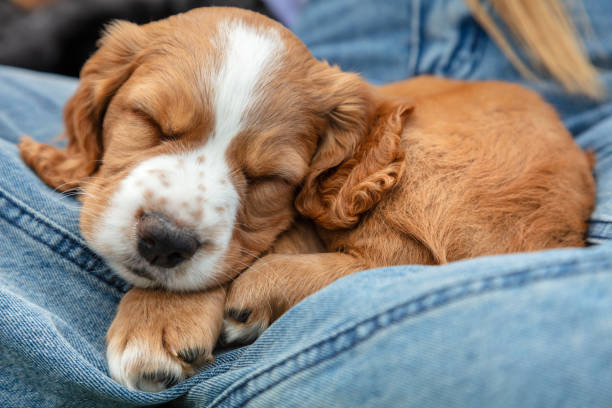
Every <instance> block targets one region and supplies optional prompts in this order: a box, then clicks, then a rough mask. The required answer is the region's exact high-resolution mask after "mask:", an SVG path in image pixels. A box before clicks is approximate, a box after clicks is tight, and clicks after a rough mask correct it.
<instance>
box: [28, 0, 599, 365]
mask: <svg viewBox="0 0 612 408" xmlns="http://www.w3.org/2000/svg"><path fill="white" fill-rule="evenodd" d="M228 14H229V15H236V16H240V18H243V19H244V20H246V21H247V22H249V23H250V24H255V25H263V26H275V27H276V28H278V29H279V30H281V33H282V38H283V41H284V42H285V45H286V47H287V49H288V52H287V55H286V57H285V58H287V60H286V61H285V64H283V68H282V69H281V72H280V73H279V75H278V76H277V77H274V78H272V79H271V80H270V83H269V84H267V85H268V87H269V89H274V93H267V94H265V95H263V96H262V97H261V98H262V99H261V100H260V101H258V107H259V111H257V112H256V113H255V114H254V118H255V119H254V120H253V121H252V123H251V125H250V126H249V127H248V128H247V129H245V130H244V131H243V132H242V133H241V134H239V135H238V136H237V137H236V138H235V139H234V141H233V142H232V144H231V145H230V147H229V149H228V152H227V161H228V163H229V165H230V167H231V168H232V169H233V170H234V173H233V175H234V176H233V177H234V179H233V180H232V182H233V183H234V186H235V187H236V190H237V191H238V193H239V195H240V197H241V207H240V209H239V212H238V217H237V222H236V225H235V228H234V236H233V238H232V241H231V242H230V245H229V248H228V249H227V252H226V256H225V259H224V260H223V265H222V266H221V267H222V268H223V271H224V273H225V277H226V280H225V282H224V283H229V282H231V280H232V279H235V280H233V282H232V283H231V285H229V291H228V296H227V299H226V303H225V310H226V314H227V316H226V319H227V321H228V322H230V323H233V324H234V325H236V326H237V327H244V328H245V329H248V328H249V327H256V326H259V327H267V325H268V324H270V322H271V321H273V320H274V319H276V318H278V317H279V316H280V315H282V313H284V312H285V311H286V310H287V309H288V308H290V307H291V306H293V305H294V304H295V303H297V302H299V301H300V300H301V299H303V298H304V297H306V296H308V295H310V294H311V293H313V292H315V291H316V290H319V289H321V288H322V287H324V286H325V285H328V284H329V283H331V282H333V281H334V280H336V279H338V278H340V277H342V276H344V275H347V274H349V273H353V272H356V271H359V270H363V269H366V268H372V267H377V266H386V265H399V264H443V263H446V262H452V261H455V260H459V259H464V258H471V257H476V256H483V255H492V254H502V253H508V252H517V251H533V250H540V249H546V248H557V247H567V246H583V245H584V234H585V231H586V226H587V224H586V222H587V219H588V217H589V215H590V212H591V209H592V207H593V202H594V181H593V177H592V175H591V167H590V159H589V158H588V157H587V155H586V154H585V153H584V152H582V151H581V150H580V149H579V148H578V146H577V145H576V144H575V143H574V141H573V140H572V138H571V135H570V134H569V133H568V132H567V130H565V129H564V128H563V125H562V124H561V122H560V121H559V118H558V117H557V115H556V114H555V112H554V111H553V109H552V108H551V107H550V106H548V105H547V104H546V103H545V102H543V101H542V100H541V99H540V98H539V97H538V96H537V95H536V94H534V93H533V92H531V91H528V90H526V89H523V88H521V87H518V86H515V85H509V84H503V83H499V82H481V83H466V82H461V81H451V80H445V79H440V78H433V77H421V78H415V79H412V80H409V81H404V82H400V83H396V84H391V85H388V86H384V87H380V88H374V87H372V86H370V85H368V84H367V83H365V82H364V81H362V80H361V79H360V78H359V77H358V76H357V75H355V74H347V73H343V72H341V71H339V70H338V69H337V68H334V67H329V66H328V65H327V64H326V63H321V62H318V61H316V60H314V59H313V58H312V57H311V56H310V54H309V53H308V51H307V50H306V48H305V47H304V46H303V45H302V44H301V43H300V42H299V41H298V40H297V39H296V38H295V37H294V36H292V35H291V34H290V33H289V32H288V31H286V30H284V29H282V28H280V26H278V25H277V24H276V23H273V22H271V21H269V20H267V19H264V18H263V17H261V16H257V15H255V14H252V13H247V12H244V11H237V10H229V11H225V10H221V9H209V10H208V11H202V10H199V11H198V10H196V11H194V12H191V13H188V14H185V15H182V16H177V17H173V18H171V19H168V20H164V21H162V22H158V23H152V24H150V25H147V26H144V27H137V26H134V25H131V24H127V23H120V24H116V25H115V26H113V28H111V29H110V30H109V34H108V35H107V37H106V39H105V40H103V42H102V47H101V49H100V50H99V51H98V52H97V53H96V54H95V55H94V56H93V57H92V59H90V61H89V62H88V63H87V64H86V66H85V67H84V69H83V73H82V75H81V85H80V86H79V89H78V90H77V93H76V94H75V96H74V97H73V98H72V99H71V101H70V102H69V103H68V105H67V108H66V114H65V120H66V135H67V136H68V139H69V144H68V148H67V149H66V150H61V149H57V148H54V147H50V146H46V145H42V144H40V143H37V142H34V141H32V140H31V139H25V140H24V141H23V142H22V144H21V154H22V156H23V158H24V160H25V161H26V162H27V163H28V164H29V165H30V166H31V167H32V168H33V169H34V170H36V171H37V172H38V173H39V175H40V176H41V177H42V178H43V180H45V181H46V182H47V183H48V184H49V185H51V186H52V187H54V188H58V189H60V190H67V189H70V188H75V187H77V186H79V185H81V187H83V188H84V190H85V195H84V197H83V211H82V215H81V229H82V231H83V234H84V236H85V237H86V238H87V237H88V236H91V234H94V233H95V231H93V228H92V222H93V220H95V218H96V217H97V216H98V214H99V213H100V209H103V208H105V206H106V205H108V203H107V200H108V197H109V196H110V195H111V194H112V192H113V191H114V189H115V188H116V186H117V185H118V183H119V182H120V181H121V180H122V179H123V178H124V177H125V176H126V175H127V174H128V173H129V171H130V169H131V168H133V167H134V166H135V165H136V164H138V163H140V162H141V161H143V160H146V159H147V158H150V157H153V156H155V155H158V154H163V153H165V152H168V151H176V149H185V150H188V149H190V148H193V147H196V146H199V145H201V144H202V143H204V142H205V138H206V134H207V130H210V129H211V128H212V126H213V124H212V120H213V119H212V118H211V115H210V111H211V107H210V106H209V105H208V103H209V102H207V99H206V98H202V97H201V95H199V94H198V92H197V91H198V89H199V88H198V84H197V83H194V79H193V78H194V75H193V73H194V72H196V71H195V70H196V69H198V67H199V65H198V61H199V59H198V58H200V59H201V58H209V59H211V61H214V59H215V58H216V53H218V52H219V50H216V49H214V47H211V45H210V44H209V43H208V42H207V41H206V37H207V35H206V34H210V32H209V30H211V28H210V27H213V26H214V23H215V21H217V19H219V18H221V17H223V16H227V15H228ZM203 22H205V23H207V24H204V23H203ZM194 55H196V56H197V58H196V57H194ZM169 56H178V57H179V58H180V60H181V61H182V62H181V64H176V65H178V66H174V65H172V64H169V63H168V58H170V57H169ZM168 84H171V86H168ZM167 101H171V103H168V102H167ZM102 123H103V125H102ZM135 134H137V135H141V137H139V138H135V137H134V135H135ZM203 135H204V136H203ZM100 159H101V160H102V164H101V165H100V164H99V163H100V162H99V161H98V160H100ZM202 160H206V158H202ZM90 175H94V176H95V178H93V179H88V178H87V177H88V176H90ZM194 188H197V186H194ZM202 197H203V199H205V198H206V192H203V193H202ZM296 210H297V211H298V212H299V213H301V214H302V215H303V216H305V217H307V219H308V221H306V222H302V221H300V222H297V223H296V222H295V216H296ZM241 271H243V272H242V273H241V274H240V275H239V276H238V274H239V273H240V272H241ZM213 292H214V293H216V294H215V295H214V296H213V295H211V293H213ZM218 293H221V292H216V291H214V290H213V291H212V292H211V291H207V292H200V293H194V294H189V295H185V297H184V298H182V297H181V296H182V295H170V294H168V293H166V292H163V291H145V290H138V291H137V292H135V290H132V291H131V292H130V293H129V294H128V295H127V296H126V300H124V301H123V302H122V305H121V307H120V309H119V312H118V315H117V318H116V320H115V322H114V323H113V327H112V329H111V331H109V335H108V341H109V344H113V345H114V347H115V346H116V347H120V345H121V344H124V342H125V341H128V340H129V339H132V338H139V339H143V340H142V341H144V342H145V343H146V344H147V347H148V349H147V351H146V352H143V356H145V357H146V355H147V354H146V353H151V355H155V353H161V352H164V353H170V354H172V352H171V350H170V349H168V348H167V347H165V346H163V344H164V342H163V341H161V340H160V336H161V337H163V336H164V335H163V333H167V330H168V328H169V327H172V328H177V329H176V330H178V327H179V326H180V327H182V329H183V330H185V331H186V334H185V335H184V336H183V337H181V338H180V339H178V338H177V339H178V340H177V341H176V342H174V343H173V342H170V343H173V346H172V347H174V348H175V349H176V348H179V349H183V348H186V347H191V345H192V344H193V343H194V342H195V343H198V342H200V343H199V344H200V346H201V347H202V348H204V349H206V350H210V349H211V348H212V346H213V345H214V341H215V340H216V337H215V336H214V335H211V336H209V337H206V338H201V337H198V334H197V332H198V330H200V329H199V328H198V329H197V330H196V329H195V328H194V327H193V325H194V323H193V322H194V321H195V320H197V319H201V320H198V323H197V324H196V327H199V325H204V326H205V325H210V327H211V328H212V329H211V331H210V333H213V334H214V333H217V332H218V326H217V325H218V322H219V319H220V317H219V316H218V315H214V314H211V313H212V312H210V313H208V314H207V315H206V316H204V317H202V316H201V314H202V313H204V312H203V309H201V308H200V305H204V304H207V302H209V301H210V302H213V303H214V304H215V305H217V304H218V302H217V301H218V300H219V299H218V297H221V298H222V297H223V294H222V293H221V294H218ZM210 296H213V297H214V299H213V300H208V299H209V297H210ZM182 299H185V301H184V302H183V301H182ZM200 302H201V303H200ZM166 304H168V305H171V307H172V310H173V313H172V314H173V315H174V316H181V320H176V321H175V320H168V318H167V316H168V311H167V308H168V306H166ZM202 307H203V306H202ZM215 307H217V306H215ZM214 310H218V309H214ZM236 310H239V311H248V312H250V317H249V318H248V319H247V321H245V322H239V321H236V320H235V319H233V317H232V316H235V313H234V312H235V311H236ZM219 314H220V312H219ZM183 318H184V320H183ZM134 322H137V323H138V328H137V330H132V329H130V327H131V325H132V324H134ZM173 330H174V329H173ZM192 330H195V332H194V334H193V336H192V334H191V331H192ZM126 339H127V340H126ZM160 341H161V342H160ZM166 342H167V340H166ZM117 344H118V345H119V346H117ZM162 347H165V349H164V350H165V351H163V350H162V351H160V350H161V348H162ZM145 357H143V358H145ZM172 358H174V357H172ZM143 364H144V363H143ZM195 365H197V364H195ZM133 369H134V370H141V371H142V370H143V368H142V367H141V366H137V367H134V368H133ZM186 370H187V368H186ZM189 370H192V368H189ZM189 370H188V371H189ZM189 372H191V371H189Z"/></svg>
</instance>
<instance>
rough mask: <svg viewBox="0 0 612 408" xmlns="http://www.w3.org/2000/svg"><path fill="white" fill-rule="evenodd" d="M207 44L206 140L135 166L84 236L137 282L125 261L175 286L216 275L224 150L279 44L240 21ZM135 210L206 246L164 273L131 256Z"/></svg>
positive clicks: (228, 227) (274, 63)
mask: <svg viewBox="0 0 612 408" xmlns="http://www.w3.org/2000/svg"><path fill="white" fill-rule="evenodd" d="M211 43H212V45H213V46H214V47H216V48H218V50H219V52H218V55H219V56H220V60H219V61H202V64H203V65H202V78H200V79H201V80H202V81H204V86H203V87H202V92H203V93H204V94H205V97H206V98H208V100H209V103H210V105H211V106H212V110H213V112H214V123H215V125H214V129H213V131H212V133H211V134H210V135H202V136H203V140H204V139H205V140H206V143H205V144H204V145H203V146H201V147H200V148H197V149H194V150H192V151H188V152H177V153H174V154H165V155H161V156H157V157H154V158H151V159H148V160H146V161H144V162H142V163H140V164H139V165H138V166H136V167H135V168H134V169H133V170H132V171H131V172H130V173H129V174H128V176H127V177H125V178H124V179H123V180H122V182H121V184H120V186H119V189H118V190H117V192H116V193H115V194H114V195H113V197H112V198H111V200H110V204H109V207H108V209H107V210H106V211H105V212H104V213H103V214H101V217H100V220H101V221H100V223H99V225H98V226H97V228H95V232H94V236H93V237H90V243H91V244H92V246H93V247H94V248H95V249H96V250H97V251H99V252H100V253H101V254H102V255H103V256H105V258H106V259H107V261H108V262H109V264H110V265H111V266H113V267H114V269H115V270H116V271H117V272H119V274H121V275H122V276H123V277H124V278H125V279H126V280H128V281H130V282H131V283H133V284H135V285H138V286H149V285H151V284H153V282H152V281H150V280H148V279H147V278H145V277H139V276H136V275H135V274H134V273H133V272H131V271H130V270H128V268H126V265H129V267H130V268H132V269H136V270H145V271H146V272H147V273H146V274H145V275H148V276H151V277H154V278H155V280H157V281H159V283H161V284H163V285H164V286H166V287H168V288H169V289H175V290H190V289H199V288H203V287H207V286H210V285H211V284H214V283H217V281H218V280H219V279H220V278H222V275H221V274H222V271H219V266H220V265H219V264H220V262H221V261H222V259H223V256H224V254H225V252H226V251H227V248H228V246H229V243H230V240H231V236H232V231H233V227H234V225H233V224H234V220H235V217H236V213H237V211H238V204H239V202H238V201H239V196H238V193H237V192H236V190H235V188H234V186H233V185H232V183H231V177H230V169H229V166H228V164H227V161H226V156H225V155H226V150H227V148H228V146H229V144H230V143H231V141H232V140H233V138H234V137H235V136H236V135H237V134H238V133H239V132H240V131H241V130H243V129H244V127H245V125H246V120H247V119H248V114H249V111H250V109H251V108H252V107H254V106H256V104H257V100H258V98H259V97H260V96H261V93H262V92H263V91H264V90H265V87H266V85H267V84H268V83H269V81H270V79H271V77H272V75H273V74H274V72H275V71H276V70H277V69H278V65H279V64H280V63H281V58H280V56H281V53H282V52H283V50H284V44H283V42H282V40H281V38H280V34H279V33H278V32H277V31H275V30H274V29H271V28H267V29H262V28H257V27H250V26H247V25H246V24H245V23H244V22H242V21H240V20H228V21H224V22H222V23H220V24H219V27H218V32H217V34H216V36H215V37H214V38H213V40H212V42H211ZM140 211H144V212H157V213H161V214H163V215H165V216H167V217H168V218H170V219H173V220H175V221H178V222H179V224H180V225H182V226H186V227H187V228H189V229H190V230H192V231H194V232H195V233H196V234H197V235H198V238H199V241H200V242H206V241H210V240H212V241H213V242H212V245H210V246H209V249H208V250H202V249H201V250H199V251H197V252H196V254H195V255H194V256H193V257H192V258H191V259H190V260H188V261H185V262H183V263H181V264H179V265H178V266H176V267H175V268H173V269H172V270H171V271H166V270H163V269H161V268H157V267H152V266H150V265H148V264H147V263H146V262H145V261H144V260H143V259H142V258H141V257H140V256H139V255H138V249H137V248H138V237H137V234H136V223H137V215H138V214H139V212H140ZM211 248H212V249H211Z"/></svg>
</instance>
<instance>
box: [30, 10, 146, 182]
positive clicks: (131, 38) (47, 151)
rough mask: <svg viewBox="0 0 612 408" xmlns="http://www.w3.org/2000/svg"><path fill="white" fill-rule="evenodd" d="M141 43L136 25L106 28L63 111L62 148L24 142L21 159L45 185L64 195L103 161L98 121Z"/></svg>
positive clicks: (129, 69) (118, 24) (132, 65)
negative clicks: (66, 141)
mask: <svg viewBox="0 0 612 408" xmlns="http://www.w3.org/2000/svg"><path fill="white" fill-rule="evenodd" d="M144 40H145V35H144V32H143V30H142V29H141V28H140V27H138V26H137V25H135V24H132V23H128V22H125V21H117V22H114V23H112V24H111V25H110V26H109V27H107V29H106V32H105V34H104V36H103V37H102V39H101V40H100V41H99V49H98V51H96V53H95V54H94V55H93V56H92V57H91V58H90V59H89V60H87V62H86V63H85V65H84V66H83V69H82V70H81V78H80V83H79V86H78V88H77V90H76V92H75V94H74V95H73V96H72V98H70V100H69V101H68V103H67V104H66V106H65V108H64V125H65V131H64V134H63V136H65V137H67V138H68V144H67V146H66V148H65V149H60V148H57V147H54V146H50V145H47V144H43V143H39V142H36V141H34V140H32V139H31V138H29V137H27V136H26V137H24V138H22V140H21V143H20V144H19V149H20V152H21V157H22V158H23V160H24V161H25V162H26V164H28V166H30V167H31V168H32V169H33V170H34V171H35V172H36V173H37V174H38V176H39V177H40V178H41V179H42V180H43V181H44V182H45V183H47V184H48V185H49V186H51V187H53V188H55V189H57V190H60V191H68V190H72V189H75V188H77V187H78V186H79V184H80V182H81V180H82V179H84V178H85V177H87V176H90V175H91V174H92V173H93V172H95V171H96V169H97V167H98V163H99V160H100V158H101V156H102V151H103V146H102V120H103V118H104V113H105V111H106V107H107V106H108V103H109V102H110V99H111V98H112V96H113V95H114V94H115V92H116V91H117V89H119V87H120V86H121V84H123V82H125V81H126V80H127V79H128V78H129V76H130V75H131V73H132V72H133V70H134V69H135V67H136V64H137V62H136V55H137V54H138V52H139V51H140V50H141V49H142V47H143V44H144Z"/></svg>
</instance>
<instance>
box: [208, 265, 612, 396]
mask: <svg viewBox="0 0 612 408" xmlns="http://www.w3.org/2000/svg"><path fill="white" fill-rule="evenodd" d="M572 265H574V266H575V265H577V263H576V261H575V260H571V261H570V262H567V263H564V264H562V265H556V266H555V269H554V270H552V271H550V270H549V269H546V270H545V271H542V269H540V270H530V271H518V272H511V273H508V274H505V275H502V276H490V277H486V278H483V279H477V280H466V281H463V282H460V283H458V284H455V285H450V286H446V287H443V288H440V289H437V290H434V291H431V292H428V293H425V294H423V295H421V296H419V297H417V298H415V299H412V300H409V301H407V302H404V303H402V304H400V305H397V306H394V307H392V308H390V309H387V310H385V311H383V312H381V313H378V314H376V315H374V316H372V317H370V318H368V319H365V320H363V321H361V322H359V323H357V324H355V325H353V326H351V327H350V328H347V329H344V330H342V331H341V332H339V333H336V334H335V335H333V336H331V337H328V338H326V339H324V340H321V341H319V342H317V343H315V344H312V345H310V346H308V347H306V348H305V349H303V350H301V351H299V352H298V353H296V354H294V355H292V356H290V357H287V358H285V359H284V360H282V361H279V362H277V363H275V364H272V365H271V366H270V367H268V368H267V369H265V370H263V371H260V372H258V373H256V374H254V375H253V376H252V377H250V378H248V379H246V380H244V381H243V382H242V383H241V384H239V385H236V386H235V387H234V389H233V390H227V391H226V393H224V394H223V395H222V396H220V397H219V399H218V400H217V401H216V402H213V404H212V405H211V407H215V406H219V405H221V404H222V403H223V402H224V401H226V400H228V399H229V400H231V399H232V397H237V398H238V399H240V398H241V397H240V394H244V393H245V392H246V391H245V388H246V387H248V385H249V384H251V383H252V382H253V381H256V380H257V379H258V378H260V377H262V376H264V375H266V374H269V373H270V372H273V371H274V370H276V369H277V368H279V367H282V366H284V365H286V364H287V363H290V362H293V361H295V360H297V359H298V358H299V357H300V356H302V355H304V354H307V353H310V352H311V351H312V350H321V348H322V347H323V346H325V345H326V344H330V345H331V351H330V350H328V351H327V352H326V353H327V355H324V356H322V357H315V358H314V359H313V361H311V362H309V363H307V364H305V365H304V366H303V367H299V368H298V369H297V370H294V372H291V373H288V374H287V375H284V376H282V378H279V379H277V380H275V381H273V382H271V383H270V384H267V385H266V386H265V387H263V388H261V389H260V390H257V391H255V392H254V393H253V395H251V396H249V397H248V398H246V399H245V400H243V401H240V404H241V405H244V404H246V403H248V402H249V401H250V400H251V399H253V398H255V397H257V396H258V395H260V394H262V393H264V392H265V391H267V390H269V389H270V388H272V387H274V386H275V385H277V384H279V383H280V382H282V381H284V380H286V379H287V378H289V377H291V376H294V375H297V374H299V373H301V372H303V371H304V370H307V369H309V368H311V367H314V366H315V365H317V364H320V363H322V362H324V361H326V360H328V359H330V358H333V357H335V356H337V355H338V354H341V353H343V352H344V351H346V350H349V349H351V348H353V347H354V346H355V345H357V344H359V343H361V342H362V341H364V340H366V339H368V338H369V337H371V336H372V335H374V334H375V333H376V332H377V331H379V330H380V329H384V328H387V327H391V326H392V325H393V324H396V323H399V322H401V321H404V320H406V319H409V318H411V317H414V316H418V315H420V314H422V313H424V312H428V311H431V310H434V309H436V308H438V307H441V306H445V305H447V304H450V303H451V302H454V301H461V300H464V299H468V298H470V297H475V296H478V295H481V294H487V293H491V292H496V291H501V290H506V289H513V288H518V287H522V286H525V285H527V284H532V283H537V282H540V281H544V280H553V279H557V278H565V277H571V276H578V275H583V274H588V273H593V272H590V270H592V267H593V265H599V266H601V267H611V266H612V263H609V262H601V260H600V261H596V262H590V263H582V264H581V265H580V266H581V270H580V271H575V270H571V269H570V270H567V269H566V268H567V267H571V266H572ZM589 267H590V268H589ZM597 273H601V272H599V271H598V272H597ZM383 317H387V319H385V320H386V322H385V323H381V322H380V320H381V319H382V318H383ZM360 327H361V328H364V329H363V330H362V333H359V328H360ZM342 337H347V338H348V339H347V340H345V341H344V343H345V344H341V345H340V346H334V344H333V343H335V342H340V340H339V339H342ZM237 394H238V395H237Z"/></svg>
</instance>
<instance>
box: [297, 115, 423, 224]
mask: <svg viewBox="0 0 612 408" xmlns="http://www.w3.org/2000/svg"><path fill="white" fill-rule="evenodd" d="M412 109H413V108H412V105H411V104H408V103H403V104H395V105H391V106H390V105H387V104H382V105H381V106H380V107H379V108H378V110H377V112H376V116H375V118H374V120H373V126H371V127H370V128H369V129H370V131H369V134H368V135H367V136H366V137H365V139H364V140H362V141H361V143H360V144H359V146H358V149H357V150H356V152H355V153H354V154H353V155H351V157H350V158H348V159H347V160H344V162H343V163H342V164H341V165H339V166H337V167H336V168H333V166H335V165H336V164H337V163H336V161H337V157H336V155H337V156H338V157H339V156H343V155H345V154H346V152H347V151H350V149H344V151H343V149H342V147H344V146H343V145H341V143H337V144H338V145H340V146H335V147H334V146H332V147H331V148H330V151H329V152H326V153H327V155H328V157H336V158H335V159H334V160H331V159H328V160H327V162H326V165H329V167H328V168H327V169H324V168H322V167H324V166H321V161H319V162H318V163H317V162H314V164H316V165H319V166H320V167H315V170H316V173H313V174H311V176H312V178H309V179H307V183H306V184H305V185H304V188H303V189H302V191H301V192H300V194H299V195H298V197H297V200H296V207H297V209H298V211H299V212H300V213H302V214H303V215H305V216H307V217H310V218H312V219H314V220H315V221H316V222H317V223H318V224H319V225H320V226H322V227H323V228H326V229H329V230H335V229H343V228H350V227H352V226H354V225H355V224H356V223H357V222H358V221H359V216H360V214H362V213H364V212H366V211H368V210H370V209H371V208H373V207H374V206H375V205H376V204H377V203H378V202H379V201H380V199H381V198H382V197H383V195H384V193H385V192H387V191H388V190H390V189H391V188H392V187H393V186H395V184H396V183H397V182H398V180H399V179H400V178H401V176H402V174H403V172H404V166H405V162H404V156H405V154H404V151H403V149H402V147H401V145H400V140H401V134H402V129H403V127H404V122H405V120H406V118H407V117H408V115H409V113H410V112H411V111H412ZM362 115H363V116H365V115H367V112H366V113H365V114H364V113H362ZM333 136H336V134H335V133H332V137H333ZM328 137H329V135H328ZM324 146H329V144H327V145H324ZM334 149H335V151H334Z"/></svg>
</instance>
